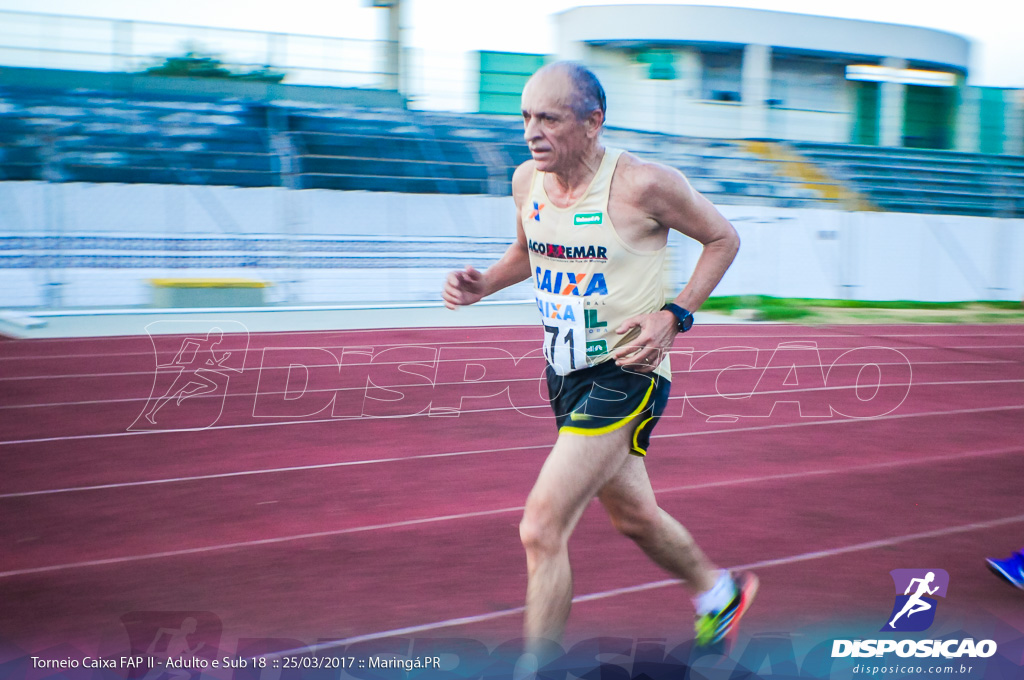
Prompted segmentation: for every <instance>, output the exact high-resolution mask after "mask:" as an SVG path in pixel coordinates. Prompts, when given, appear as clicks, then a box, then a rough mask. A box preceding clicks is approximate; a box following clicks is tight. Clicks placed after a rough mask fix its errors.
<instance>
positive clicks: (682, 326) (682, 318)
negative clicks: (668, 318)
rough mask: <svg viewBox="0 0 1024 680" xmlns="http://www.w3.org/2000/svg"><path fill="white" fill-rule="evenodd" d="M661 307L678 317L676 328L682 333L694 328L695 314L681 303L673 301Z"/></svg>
mask: <svg viewBox="0 0 1024 680" xmlns="http://www.w3.org/2000/svg"><path fill="white" fill-rule="evenodd" d="M661 309H662V311H665V310H668V311H670V312H672V315H673V316H674V317H676V330H677V331H679V332H680V333H685V332H686V331H688V330H690V329H691V328H693V314H692V313H690V310H688V309H683V308H682V307H680V306H679V305H676V304H673V303H671V302H670V303H668V304H667V305H665V306H664V307H662V308H661Z"/></svg>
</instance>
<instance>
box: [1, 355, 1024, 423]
mask: <svg viewBox="0 0 1024 680" xmlns="http://www.w3.org/2000/svg"><path fill="white" fill-rule="evenodd" d="M963 363H965V362H962V361H929V362H922V361H918V362H915V363H914V365H916V366H922V365H934V364H938V365H956V366H959V365H961V364H963ZM974 363H985V364H1003V363H1010V364H1016V363H1018V362H1016V361H982V362H974ZM380 365H395V366H409V365H412V364H411V362H407V361H406V362H402V361H399V362H393V363H392V362H388V364H380ZM862 365H863V364H856V363H854V364H833V366H862ZM874 365H875V366H906V365H907V364H904V363H898V362H887V361H879V362H876V363H874ZM791 367H792V368H797V369H801V368H809V369H815V368H818V369H820V368H821V366H820V365H814V364H791V365H787V366H786V368H787V369H788V368H791ZM275 368H276V367H275ZM740 368H741V369H742V370H750V371H764V370H765V368H767V367H765V366H757V367H754V368H749V367H740ZM280 370H287V368H286V367H281V369H280ZM721 372H722V369H721V368H695V369H689V370H683V371H677V372H675V373H673V377H674V378H675V376H681V377H682V378H683V379H685V378H686V377H689V376H692V375H696V374H699V373H721ZM0 380H2V379H0ZM539 380H540V377H537V378H500V379H494V380H474V381H472V382H466V381H463V382H443V381H442V382H435V383H433V385H432V386H431V387H432V388H433V389H437V388H441V387H455V386H457V385H467V384H470V385H507V384H510V383H515V382H539ZM1015 382H1024V378H998V379H991V380H945V381H924V382H922V381H918V382H914V383H912V385H911V386H912V387H913V386H929V385H931V386H935V385H990V384H1000V383H1015ZM426 386H427V385H426V384H425V383H415V384H413V383H410V384H403V385H383V386H374V387H375V388H376V389H387V390H401V389H403V388H404V389H411V388H420V389H422V388H424V387H426ZM374 387H368V386H366V385H363V386H360V387H335V388H330V389H307V390H304V391H303V392H302V393H303V394H321V393H322V394H340V393H345V392H362V393H364V394H365V393H366V392H367V391H368V390H371V389H374ZM851 387H853V386H852V385H835V386H832V387H806V388H800V387H794V388H792V389H786V390H775V391H758V392H757V394H758V395H762V394H792V393H796V392H811V391H821V390H844V389H850V388H851ZM878 387H880V388H881V387H898V385H896V384H894V383H883V384H879V385H878ZM280 394H290V392H289V391H288V390H258V391H257V392H231V393H230V394H227V395H224V394H212V395H196V396H195V397H191V398H193V399H196V400H199V399H211V400H212V399H220V400H223V399H224V398H225V397H231V398H232V399H239V398H241V397H253V398H255V397H257V396H273V395H280ZM747 394H748V393H746V392H743V393H740V392H728V393H725V394H702V395H693V396H692V397H691V398H693V399H697V398H700V397H742V396H746V395H747ZM152 398H153V397H152V395H150V396H146V397H125V398H122V399H84V400H80V401H51V402H39V403H32V404H0V411H2V410H6V409H22V408H65V407H70V406H96V405H101V404H102V405H107V404H134V403H143V404H145V403H148V402H149V401H150V400H152ZM672 398H673V399H677V398H678V397H672Z"/></svg>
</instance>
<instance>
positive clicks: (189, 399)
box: [128, 321, 249, 430]
mask: <svg viewBox="0 0 1024 680" xmlns="http://www.w3.org/2000/svg"><path fill="white" fill-rule="evenodd" d="M146 331H147V332H148V333H149V338H150V341H151V342H152V343H153V353H154V359H155V361H156V371H155V373H154V376H153V388H152V391H151V392H150V396H149V399H147V400H146V405H145V407H143V409H142V413H140V414H139V416H138V417H137V418H136V419H135V422H134V423H132V425H131V426H130V427H129V428H128V429H129V430H182V429H203V428H207V427H211V426H212V425H214V424H215V423H216V422H217V421H218V420H219V419H220V416H221V412H222V411H223V409H224V399H225V397H226V396H227V389H228V383H229V381H230V379H231V375H232V374H238V373H241V372H242V368H243V365H244V363H245V353H246V350H247V349H248V346H249V332H248V329H246V328H245V326H243V325H242V324H240V323H238V322H236V321H226V322H194V321H157V322H154V323H151V324H149V325H148V326H146Z"/></svg>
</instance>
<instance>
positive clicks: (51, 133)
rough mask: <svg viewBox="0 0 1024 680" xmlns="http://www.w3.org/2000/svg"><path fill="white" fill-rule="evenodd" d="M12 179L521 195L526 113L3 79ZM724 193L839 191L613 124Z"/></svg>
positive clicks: (781, 195)
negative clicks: (43, 85)
mask: <svg viewBox="0 0 1024 680" xmlns="http://www.w3.org/2000/svg"><path fill="white" fill-rule="evenodd" d="M0 140H2V142H3V148H4V152H3V155H2V156H0V179H6V180H33V179H34V180H39V179H42V180H48V181H58V182H121V183H157V184H212V185H232V186H243V187H252V186H286V187H290V188H296V189H335V190H366V191H395V192H403V193H442V194H490V195H509V194H510V192H511V179H512V173H513V172H514V170H515V167H516V166H517V165H518V164H520V163H522V162H523V161H524V160H526V159H527V158H528V157H529V153H528V151H527V149H526V146H525V145H524V144H523V139H522V126H521V123H520V122H519V121H517V120H515V119H509V118H508V117H498V116H484V115H473V114H438V113H430V112H415V111H406V110H401V109H369V108H360V107H340V106H329V105H311V104H304V103H297V102H296V103H291V104H289V103H286V102H277V103H274V104H264V103H252V102H243V101H240V100H219V99H202V98H198V97H191V98H186V97H177V98H171V97H167V96H154V95H142V94H140V95H136V96H134V97H132V98H122V97H115V96H111V95H107V94H104V93H101V92H89V91H60V90H42V89H31V88H20V87H3V88H0ZM609 142H610V143H613V144H616V145H619V146H623V147H625V148H628V149H631V150H633V151H634V152H636V153H637V154H638V155H640V156H642V157H647V158H652V159H656V160H659V161H662V162H665V163H668V164H670V165H672V166H674V167H677V168H679V169H680V170H681V171H683V172H684V173H685V174H687V176H689V177H690V178H691V180H692V181H693V182H694V184H695V186H696V187H697V188H698V189H699V190H701V191H702V192H704V193H706V194H708V195H710V196H711V197H712V198H713V199H714V200H718V201H721V202H725V203H749V202H756V203H763V204H767V205H783V206H797V205H801V204H804V203H808V202H821V201H827V200H828V199H826V198H824V197H823V196H822V194H821V192H818V191H815V190H814V189H813V188H808V187H807V186H805V185H804V184H803V183H801V182H799V181H797V180H794V179H792V178H788V177H786V176H785V173H784V172H782V171H781V170H780V167H779V164H778V163H776V162H773V161H770V160H767V159H763V158H760V157H758V156H757V155H756V154H752V153H749V152H748V151H746V150H745V149H744V148H743V146H742V145H740V144H739V143H736V142H731V141H726V140H704V139H692V138H684V137H673V136H668V135H659V134H655V133H642V132H630V131H623V130H612V131H609Z"/></svg>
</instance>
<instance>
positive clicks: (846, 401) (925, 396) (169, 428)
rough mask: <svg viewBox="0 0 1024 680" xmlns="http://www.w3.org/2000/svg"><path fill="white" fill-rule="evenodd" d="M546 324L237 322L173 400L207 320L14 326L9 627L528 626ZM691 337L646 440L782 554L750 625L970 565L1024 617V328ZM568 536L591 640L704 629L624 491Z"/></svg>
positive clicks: (79, 640) (499, 632)
mask: <svg viewBox="0 0 1024 680" xmlns="http://www.w3.org/2000/svg"><path fill="white" fill-rule="evenodd" d="M197 337H198V338H199V341H198V346H199V347H198V352H196V353H195V356H196V357H197V359H196V363H193V364H191V366H192V367H193V368H195V367H202V366H207V365H205V364H203V359H204V358H206V357H207V356H208V354H207V353H204V351H203V347H202V342H201V341H202V339H203V337H204V336H202V335H200V336H197ZM541 340H542V337H541V334H540V333H539V332H538V331H537V330H535V329H533V328H521V327H507V328H470V329H459V330H452V329H443V330H442V329H415V330H375V331H344V332H342V331H338V332H320V333H271V334H260V335H252V336H248V335H246V334H244V333H243V334H232V335H227V336H225V340H224V342H223V343H222V344H221V345H220V346H219V347H218V348H217V349H218V350H219V351H221V352H224V351H231V353H232V354H231V356H230V358H227V359H225V360H223V361H222V363H221V365H220V366H212V368H210V367H209V366H207V368H206V369H205V373H203V375H205V376H206V380H207V381H209V382H210V384H211V385H213V387H211V390H212V391H211V393H210V394H207V395H199V396H192V397H188V398H186V399H184V400H182V401H181V402H180V403H178V404H176V403H175V402H174V400H171V401H169V402H168V403H167V404H166V405H164V406H163V407H162V408H161V409H160V410H159V411H157V412H156V414H155V415H154V420H155V423H148V421H145V419H144V415H145V414H146V413H148V412H150V411H151V409H152V407H153V404H154V403H155V401H154V399H155V398H157V397H160V396H161V395H162V394H164V393H165V392H166V391H167V390H168V388H169V387H170V386H171V384H172V383H173V377H174V375H175V374H176V369H174V368H173V366H172V364H173V362H174V360H175V358H176V356H177V355H178V352H179V351H180V350H181V349H182V347H183V346H184V345H185V344H187V343H184V344H183V337H182V336H158V337H154V338H153V339H152V341H151V339H150V338H147V337H123V338H88V339H64V340H34V341H7V342H3V343H0V414H2V417H0V602H3V607H2V608H0V640H3V641H5V642H7V643H13V644H16V645H18V646H19V647H21V648H22V649H26V650H36V651H39V650H43V649H46V648H50V647H52V646H56V645H62V644H63V645H73V646H75V647H77V648H78V649H80V650H86V651H87V652H88V651H89V650H93V651H94V652H95V651H96V650H103V649H115V648H123V647H124V646H125V644H126V639H127V638H126V624H125V623H123V620H129V619H131V618H132V617H133V616H139V615H140V614H138V613H139V612H142V613H146V612H149V613H152V612H168V614H167V616H168V617H170V618H169V620H174V621H175V623H177V622H180V618H181V616H180V613H181V612H203V613H205V614H203V615H201V616H199V617H198V618H199V619H200V620H201V625H204V626H217V625H218V624H219V626H220V627H221V628H220V635H221V641H222V643H223V644H224V645H225V646H224V647H222V648H225V649H228V650H233V649H234V646H233V645H234V641H235V640H238V639H242V638H279V639H282V640H283V641H282V642H281V643H280V645H279V646H287V644H289V641H290V643H294V644H310V643H314V642H316V641H317V640H322V639H341V640H351V639H353V638H355V639H367V638H370V639H373V638H375V637H387V636H388V635H394V634H398V633H400V632H402V631H404V632H405V633H406V634H417V635H425V636H431V635H436V636H440V637H463V638H474V639H477V640H483V641H486V642H488V643H496V642H501V641H504V640H509V639H511V638H514V637H517V636H518V634H519V630H520V625H521V613H520V611H519V607H520V606H521V604H522V601H523V596H524V591H525V560H524V558H523V555H522V550H521V547H520V545H519V542H518V531H517V524H518V519H519V513H520V510H521V505H522V503H523V500H524V499H525V497H526V494H527V493H528V491H529V489H530V486H531V484H532V482H533V479H534V477H535V476H536V473H537V470H538V469H539V467H540V465H541V463H542V461H543V459H544V457H545V455H546V454H547V451H548V447H549V446H550V445H551V443H552V442H553V440H554V436H555V433H554V429H553V420H552V419H551V417H550V414H549V412H548V410H547V406H546V404H545V403H544V402H543V400H542V399H541V398H540V396H539V393H538V387H539V383H538V381H537V378H538V376H539V375H540V369H541V366H542V364H541V363H540V362H541V361H542V360H539V359H538V358H537V356H538V353H537V351H536V348H537V347H538V345H539V343H540V342H541ZM193 344H194V345H195V344H196V340H195V338H193ZM194 348H195V347H193V349H194ZM675 350H676V351H675V354H674V356H673V357H672V360H673V371H674V380H673V399H672V401H671V402H670V406H669V409H668V411H667V413H666V417H665V418H664V419H663V421H662V422H661V423H660V424H659V426H658V429H657V430H656V431H655V437H654V440H653V443H652V448H651V454H650V456H649V458H648V461H647V464H648V467H649V470H650V475H651V478H652V480H653V483H654V485H655V489H656V490H657V492H658V495H659V501H660V502H661V503H662V505H663V506H664V507H665V509H666V510H668V511H669V512H670V513H671V514H673V515H674V516H676V517H677V518H678V519H680V521H682V522H683V523H684V524H685V525H686V526H687V527H688V528H689V529H690V530H691V531H692V533H693V534H694V535H695V537H696V538H697V540H698V542H699V543H700V544H701V545H702V547H703V548H704V549H705V551H706V552H707V553H708V554H709V555H710V556H711V557H712V559H713V560H715V561H716V562H717V563H718V564H720V565H722V566H726V567H735V566H744V565H746V566H751V567H752V568H754V569H755V570H756V571H757V573H758V574H759V576H760V578H761V581H762V590H761V594H760V595H759V597H758V601H757V602H756V603H755V606H754V607H753V608H752V609H751V611H750V613H749V616H748V618H747V619H745V626H744V631H745V632H754V631H770V630H797V629H801V628H807V627H812V626H816V625H826V624H833V623H835V622H837V621H859V620H867V621H869V622H870V623H871V624H872V625H880V624H881V623H884V621H883V618H884V617H885V616H886V614H888V613H889V610H890V609H891V607H892V601H893V599H892V598H893V591H892V588H893V586H892V581H891V579H890V577H889V574H888V572H889V571H890V570H891V569H895V568H942V569H945V570H947V571H948V572H949V574H950V582H951V587H950V597H949V598H947V601H946V602H944V603H943V614H944V615H945V616H948V617H950V618H949V619H948V620H949V621H951V622H952V621H960V620H961V618H957V617H966V618H970V617H974V616H979V615H984V616H986V617H991V618H992V619H994V620H998V621H1001V622H1004V623H1006V624H1008V625H1010V626H1013V627H1014V628H1016V629H1017V630H1024V607H1022V606H1021V605H1022V602H1024V601H1022V598H1021V597H1020V596H1019V595H1020V594H1019V593H1017V592H1016V591H1013V590H1012V589H1009V588H1008V587H1006V586H1005V585H1004V584H1001V583H999V582H997V581H996V580H995V579H994V578H992V577H991V576H990V575H989V574H988V572H987V571H986V570H985V569H984V565H983V559H984V558H985V557H986V556H990V555H991V556H1003V555H1006V554H1009V553H1010V552H1012V551H1013V550H1015V549H1018V548H1019V547H1020V546H1021V545H1024V503H1022V502H1021V501H1022V496H1024V494H1022V488H1021V487H1022V484H1021V480H1022V479H1024V443H1022V441H1021V437H1020V432H1021V424H1022V423H1024V327H1021V326H958V327H947V326H932V325H920V326H842V327H813V328H808V327H800V326H775V325H750V326H706V327H703V328H700V329H699V330H697V329H695V330H694V331H693V332H692V333H688V334H686V335H685V336H681V337H680V338H678V340H677V344H676V348H675ZM183 356H185V357H186V358H189V357H191V354H190V353H189V352H186V353H185V354H184V355H183ZM217 356H218V357H219V356H222V355H217ZM523 357H525V358H523ZM182 361H184V360H183V359H182ZM159 366H163V368H160V367H159ZM289 367H290V368H289ZM197 380H198V381H199V382H194V381H193V382H192V385H191V386H190V385H189V382H190V381H188V380H186V381H184V382H183V383H180V384H179V386H178V387H176V388H175V389H180V388H181V387H185V388H186V389H194V388H195V387H196V386H197V385H200V384H201V383H203V382H204V380H203V378H197ZM467 381H469V382H467ZM506 390H509V391H506ZM173 392H174V391H173V390H172V393H173ZM510 392H511V395H512V396H511V397H510V396H509V394H510ZM723 395H725V396H723ZM463 397H473V398H467V399H462V398H463ZM460 399H461V402H460ZM510 399H511V400H512V401H511V402H510ZM513 402H514V406H513ZM431 409H433V411H431ZM852 416H856V417H852ZM571 554H572V560H573V565H574V571H575V593H576V596H577V602H576V603H575V605H574V608H573V612H572V617H571V621H570V629H569V633H568V637H569V638H570V640H571V639H581V638H583V637H586V636H592V635H596V634H602V635H619V636H627V637H631V638H640V637H661V638H668V639H675V640H683V639H686V638H687V637H688V636H689V635H690V626H691V617H692V609H691V606H690V604H689V600H688V597H687V595H686V591H685V590H684V589H683V588H682V587H681V586H679V585H678V584H675V583H672V582H671V581H670V579H668V577H667V576H666V575H665V574H664V573H662V572H660V571H659V570H658V569H657V568H656V567H654V566H653V565H651V564H650V563H649V562H648V561H647V560H646V559H645V558H644V557H643V555H642V554H641V553H640V551H639V550H638V549H636V548H635V547H634V546H633V545H632V544H630V543H629V542H628V541H627V540H625V539H623V538H621V537H619V536H617V535H615V534H614V532H613V531H612V529H611V528H610V527H609V526H608V523H607V520H606V519H605V517H604V516H603V513H602V511H601V509H600V508H599V507H597V506H595V507H593V508H591V509H590V510H588V511H587V513H585V515H584V517H583V519H582V521H581V523H580V525H579V528H578V529H577V531H576V533H575V535H574V537H573V539H572V543H571ZM175 613H178V614H175ZM175 616H177V617H178V618H177V619H174V617H175ZM950 625H953V624H952V623H950ZM876 630H877V628H876Z"/></svg>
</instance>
